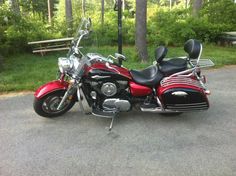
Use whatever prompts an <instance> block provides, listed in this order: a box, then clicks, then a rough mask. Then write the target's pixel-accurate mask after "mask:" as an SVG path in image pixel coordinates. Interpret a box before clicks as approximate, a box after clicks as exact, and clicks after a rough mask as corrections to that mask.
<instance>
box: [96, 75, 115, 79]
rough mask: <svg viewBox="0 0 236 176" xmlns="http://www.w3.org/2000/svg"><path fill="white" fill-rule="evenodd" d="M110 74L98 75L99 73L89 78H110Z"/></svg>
mask: <svg viewBox="0 0 236 176" xmlns="http://www.w3.org/2000/svg"><path fill="white" fill-rule="evenodd" d="M110 77H111V76H100V75H94V76H92V77H91V78H93V79H103V78H110Z"/></svg>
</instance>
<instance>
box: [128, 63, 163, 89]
mask: <svg viewBox="0 0 236 176" xmlns="http://www.w3.org/2000/svg"><path fill="white" fill-rule="evenodd" d="M130 73H131V76H132V77H133V80H134V81H135V82H136V83H138V84H141V85H144V86H149V87H154V86H156V85H157V84H158V83H159V82H160V81H161V79H162V78H163V76H164V75H163V74H162V73H161V72H160V71H159V70H158V68H157V66H156V65H152V66H150V67H148V68H146V69H144V70H141V71H137V70H130Z"/></svg>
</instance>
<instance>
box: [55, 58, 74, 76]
mask: <svg viewBox="0 0 236 176" xmlns="http://www.w3.org/2000/svg"><path fill="white" fill-rule="evenodd" d="M58 67H59V70H60V72H61V73H65V72H68V71H70V70H71V69H72V68H73V62H72V61H71V60H70V59H68V58H66V57H59V58H58Z"/></svg>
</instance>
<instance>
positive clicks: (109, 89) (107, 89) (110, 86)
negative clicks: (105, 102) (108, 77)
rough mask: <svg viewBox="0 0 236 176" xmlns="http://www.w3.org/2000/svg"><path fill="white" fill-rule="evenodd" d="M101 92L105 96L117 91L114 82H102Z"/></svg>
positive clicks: (110, 95)
mask: <svg viewBox="0 0 236 176" xmlns="http://www.w3.org/2000/svg"><path fill="white" fill-rule="evenodd" d="M101 92H102V94H103V95H105V96H107V97H112V96H114V95H115V94H116V93H117V87H116V84H114V83H112V82H106V83H104V84H102V87H101Z"/></svg>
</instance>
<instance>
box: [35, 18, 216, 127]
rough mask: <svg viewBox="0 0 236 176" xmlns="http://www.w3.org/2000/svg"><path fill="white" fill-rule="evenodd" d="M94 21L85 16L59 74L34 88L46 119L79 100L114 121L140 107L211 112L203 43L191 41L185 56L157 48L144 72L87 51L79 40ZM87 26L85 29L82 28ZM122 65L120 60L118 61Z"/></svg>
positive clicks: (37, 104)
mask: <svg viewBox="0 0 236 176" xmlns="http://www.w3.org/2000/svg"><path fill="white" fill-rule="evenodd" d="M90 24H91V21H90V20H88V19H84V20H83V23H82V25H81V28H80V30H79V32H78V37H76V38H75V39H74V41H73V42H72V47H71V49H70V51H69V53H68V56H67V57H60V58H59V59H58V66H59V70H60V78H59V79H58V80H56V81H52V82H49V83H47V84H45V85H43V86H41V87H40V88H39V89H38V90H37V91H36V92H35V95H34V96H35V100H34V110H35V112H36V113H37V114H39V115H40V116H43V117H57V116H60V115H62V114H64V113H65V112H67V111H68V110H70V109H71V108H72V106H73V105H74V104H75V102H78V103H79V105H80V108H81V110H82V111H84V112H85V113H86V114H91V113H92V114H93V115H96V116H100V117H106V118H111V119H112V121H111V125H110V129H112V126H113V120H114V118H115V117H116V116H117V114H118V113H119V112H128V111H130V110H132V108H133V107H138V108H139V109H140V110H141V111H144V112H156V113H172V114H179V113H182V112H186V111H197V110H207V109H208V108H209V102H208V99H207V95H209V94H210V91H209V90H208V89H207V88H206V87H205V80H206V79H205V76H202V75H201V71H200V68H202V67H208V66H212V65H214V64H213V63H212V62H211V60H209V59H201V60H200V57H201V53H202V45H201V43H200V42H198V41H197V40H193V39H190V40H188V41H187V42H186V43H185V45H184V50H185V52H186V53H187V54H188V56H186V57H179V58H171V59H167V58H165V56H166V54H167V48H166V47H164V46H160V47H159V48H157V49H156V51H155V59H156V62H155V63H154V64H153V65H152V66H149V67H148V68H146V69H144V70H140V71H139V70H128V69H127V68H124V67H123V66H122V65H119V64H117V63H116V62H115V61H116V60H119V61H125V60H126V58H125V56H124V55H121V54H117V53H116V54H115V57H114V56H111V55H110V56H108V57H103V56H102V55H100V54H97V53H87V54H85V55H84V54H83V53H82V52H81V50H80V47H79V44H80V41H81V39H82V38H83V37H86V36H88V35H89V33H90V31H89V27H90ZM82 28H83V30H82ZM118 63H121V62H118Z"/></svg>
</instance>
